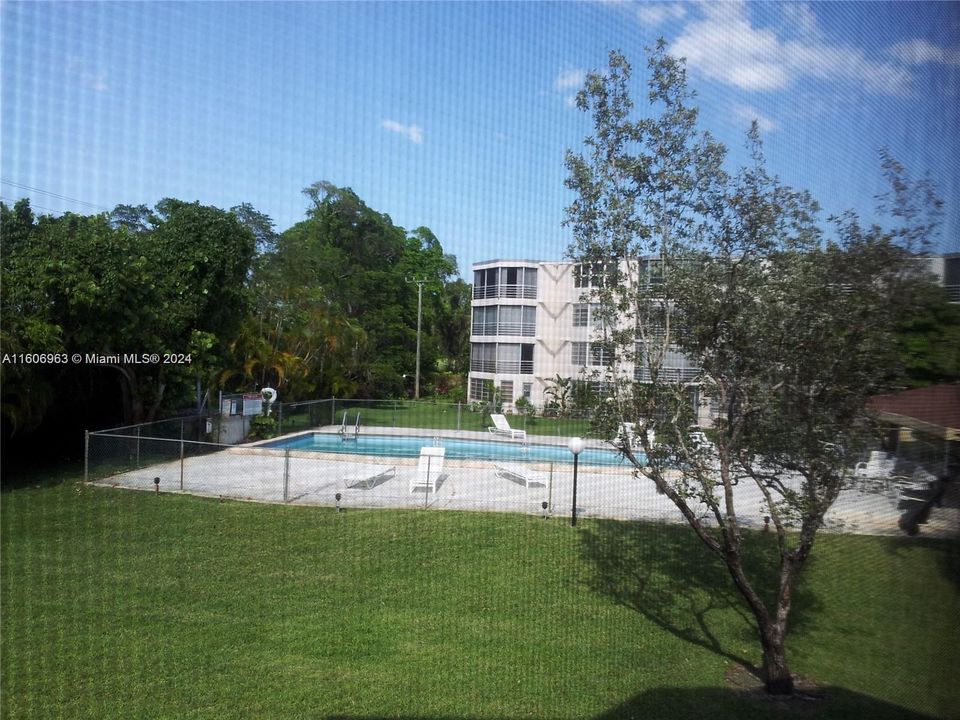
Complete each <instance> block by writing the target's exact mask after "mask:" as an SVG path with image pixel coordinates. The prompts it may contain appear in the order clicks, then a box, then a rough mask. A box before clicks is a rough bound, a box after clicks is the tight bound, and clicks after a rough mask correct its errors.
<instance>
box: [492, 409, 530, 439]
mask: <svg viewBox="0 0 960 720" xmlns="http://www.w3.org/2000/svg"><path fill="white" fill-rule="evenodd" d="M490 419H491V420H493V425H494V427H488V428H487V430H489V431H490V432H491V433H493V434H494V435H506V436H508V437H509V438H510V439H511V440H526V439H527V431H526V430H514V429H513V428H512V427H510V423H509V422H507V417H506V415H501V414H499V413H493V414H491V415H490Z"/></svg>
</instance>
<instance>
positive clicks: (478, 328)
mask: <svg viewBox="0 0 960 720" xmlns="http://www.w3.org/2000/svg"><path fill="white" fill-rule="evenodd" d="M471 334H472V335H519V336H522V337H534V336H535V335H536V334H537V324H536V323H518V322H501V323H496V322H489V323H474V325H473V330H472V332H471Z"/></svg>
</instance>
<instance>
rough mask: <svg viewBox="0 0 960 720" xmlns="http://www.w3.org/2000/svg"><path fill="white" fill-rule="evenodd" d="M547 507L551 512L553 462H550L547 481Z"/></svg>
mask: <svg viewBox="0 0 960 720" xmlns="http://www.w3.org/2000/svg"><path fill="white" fill-rule="evenodd" d="M547 507H548V508H549V509H550V512H551V513H552V512H553V461H552V460H551V461H550V476H549V478H548V479H547Z"/></svg>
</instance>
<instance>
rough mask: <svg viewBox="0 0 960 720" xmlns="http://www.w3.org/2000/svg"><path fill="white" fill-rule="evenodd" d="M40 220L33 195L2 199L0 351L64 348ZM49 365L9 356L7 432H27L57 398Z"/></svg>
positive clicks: (3, 406)
mask: <svg viewBox="0 0 960 720" xmlns="http://www.w3.org/2000/svg"><path fill="white" fill-rule="evenodd" d="M35 233H36V220H35V218H34V215H33V211H32V210H31V208H30V202H29V200H26V199H23V200H19V201H17V203H16V204H15V205H14V206H13V207H12V208H11V207H9V206H7V205H6V204H4V203H0V267H2V281H0V352H2V353H4V354H7V355H12V356H19V355H21V354H24V353H60V352H63V337H62V328H61V326H60V325H58V324H57V321H56V318H55V316H54V314H53V312H52V308H51V306H50V303H49V302H48V301H47V297H46V293H45V277H46V275H45V273H43V272H38V270H42V269H43V268H44V267H45V266H46V264H47V263H49V262H51V259H50V258H46V257H44V256H43V252H42V248H40V247H39V246H38V245H37V244H36V243H35V242H34V236H35ZM52 379H53V378H52V373H51V367H50V366H48V365H41V364H33V363H20V362H5V363H3V365H2V366H0V389H2V390H0V413H2V418H3V423H4V425H5V433H4V434H5V435H12V434H16V433H24V432H29V431H31V430H33V429H34V428H36V427H37V426H38V425H39V424H40V422H41V421H42V420H43V417H44V415H45V414H46V412H47V410H48V408H49V407H50V405H51V403H52V402H53V399H54V387H53V384H52Z"/></svg>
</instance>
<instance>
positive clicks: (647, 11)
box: [637, 3, 687, 27]
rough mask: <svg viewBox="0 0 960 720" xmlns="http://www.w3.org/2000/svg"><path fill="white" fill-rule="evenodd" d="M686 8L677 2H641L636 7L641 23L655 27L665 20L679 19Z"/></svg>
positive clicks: (684, 13)
mask: <svg viewBox="0 0 960 720" xmlns="http://www.w3.org/2000/svg"><path fill="white" fill-rule="evenodd" d="M686 14H687V9H686V8H685V7H684V6H683V5H681V4H679V3H642V4H641V5H639V6H638V7H637V20H639V21H640V24H641V25H645V26H652V27H656V26H658V25H661V24H663V23H664V22H665V21H667V20H681V19H682V18H684V17H685V16H686Z"/></svg>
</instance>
